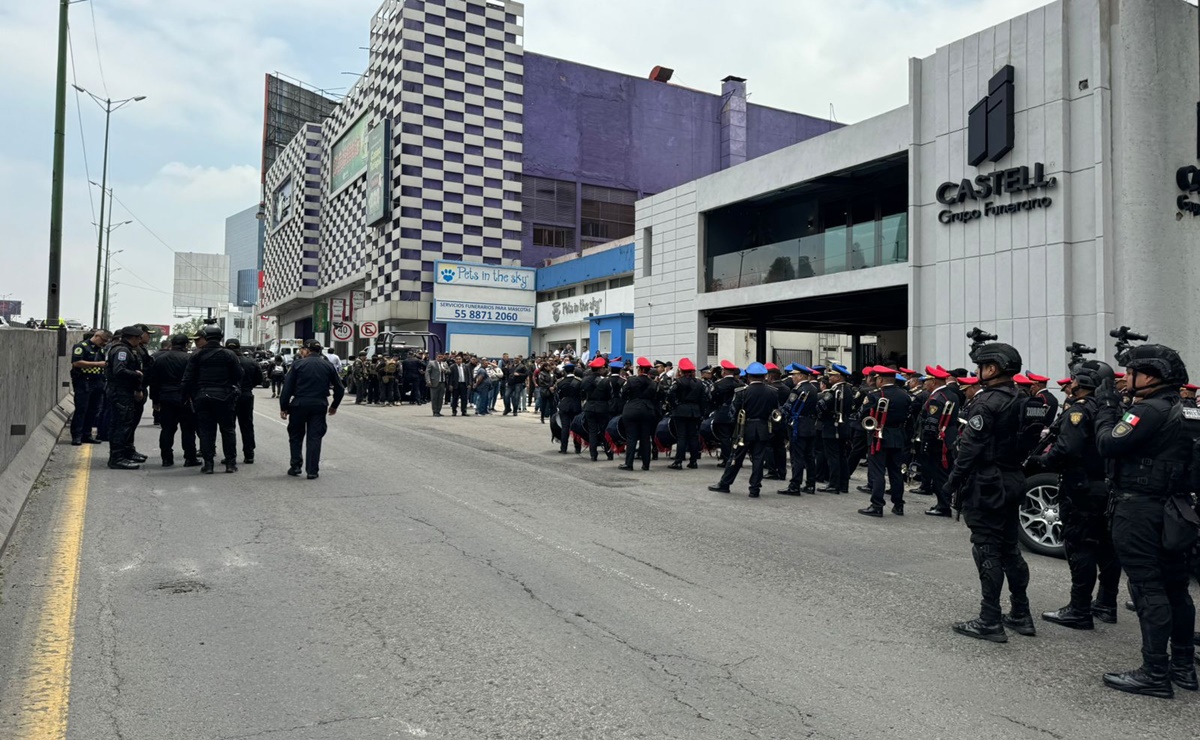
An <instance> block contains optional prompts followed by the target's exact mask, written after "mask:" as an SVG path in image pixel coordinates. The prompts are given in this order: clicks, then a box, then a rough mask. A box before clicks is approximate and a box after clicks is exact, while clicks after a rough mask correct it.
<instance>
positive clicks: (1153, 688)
mask: <svg viewBox="0 0 1200 740" xmlns="http://www.w3.org/2000/svg"><path fill="white" fill-rule="evenodd" d="M1104 685H1105V686H1107V687H1109V688H1110V689H1116V690H1117V691H1124V692H1126V693H1128V694H1142V695H1143V696H1156V697H1158V698H1159V699H1174V698H1175V689H1174V688H1172V687H1171V673H1170V668H1169V661H1168V659H1167V656H1166V655H1147V654H1145V653H1143V654H1142V667H1141V668H1135V669H1133V670H1132V671H1125V672H1124V673H1105V674H1104Z"/></svg>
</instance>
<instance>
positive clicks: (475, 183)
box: [265, 0, 524, 304]
mask: <svg viewBox="0 0 1200 740" xmlns="http://www.w3.org/2000/svg"><path fill="white" fill-rule="evenodd" d="M523 12H524V10H523V6H522V5H521V4H520V3H516V2H508V1H505V0H425V1H424V2H420V1H417V0H388V2H385V3H384V4H383V5H382V6H381V7H380V9H379V11H378V12H377V13H376V14H375V17H374V18H373V20H372V25H371V58H370V65H369V67H368V69H367V72H366V73H365V74H364V75H363V77H362V78H360V79H359V81H358V82H357V83H356V84H355V85H354V87H353V88H352V89H351V90H350V92H349V93H348V94H347V95H346V97H345V99H344V100H343V101H342V103H341V105H339V106H338V108H337V110H335V111H334V113H333V114H332V115H331V116H330V117H329V119H327V120H326V121H325V123H324V126H323V131H324V134H325V136H324V145H323V151H322V153H321V155H322V161H323V162H324V163H325V164H324V167H323V169H324V172H323V175H322V187H323V191H322V192H323V193H324V200H323V202H322V203H321V208H320V211H321V214H320V234H321V240H320V260H319V264H320V271H319V282H318V284H317V285H316V287H317V288H318V289H319V290H320V289H325V288H331V287H334V286H341V285H344V284H347V283H348V282H350V281H353V280H354V279H355V278H360V277H364V276H365V278H366V290H367V301H368V303H378V302H387V301H432V298H433V266H434V262H435V261H436V260H438V259H452V260H459V259H462V260H467V261H473V262H483V263H487V264H496V265H499V264H505V263H509V262H512V263H515V262H517V261H518V260H519V259H520V256H521V228H522V226H521V158H522V132H523V121H522V115H523V104H522V98H523V92H524V78H523V72H524V62H523V59H524V55H523V47H522V41H523V40H522V35H521V34H522V31H523V28H522V24H523ZM364 112H365V113H367V115H369V116H370V120H371V121H379V120H382V119H390V120H391V122H392V142H391V148H392V151H391V155H392V156H391V167H392V172H391V176H392V210H391V218H390V219H389V220H387V221H384V222H382V223H381V224H379V225H378V226H375V227H368V226H367V225H366V224H365V202H366V198H365V179H364V178H362V177H360V178H358V179H357V180H356V181H354V182H353V183H352V184H350V185H349V186H347V187H346V188H345V189H343V190H342V191H340V192H338V193H337V194H335V195H332V196H330V195H329V193H330V167H329V162H330V161H331V160H330V151H331V148H332V146H333V144H334V143H336V142H337V141H338V140H339V139H340V138H341V137H342V135H343V134H345V133H346V131H347V130H348V129H349V128H350V127H351V126H352V125H353V124H354V123H355V122H356V121H357V120H358V119H359V117H360V116H361V115H363V113H364ZM294 144H295V142H293V145H294ZM291 151H292V147H291V146H289V147H288V150H287V152H285V155H284V156H283V157H281V160H282V162H281V163H280V164H281V165H282V166H283V167H284V168H287V167H288V166H289V162H290V161H291V160H290V159H289V158H288V154H289V153H290V152H291ZM279 166H280V165H276V167H273V168H272V177H269V178H268V180H269V181H271V182H282V176H281V175H280V174H278V173H276V169H277V168H278V167H279ZM267 192H268V198H269V197H270V193H271V192H272V190H270V188H268V191H267ZM293 238H295V234H293V233H292V232H289V231H284V230H281V231H280V232H279V233H278V234H270V235H268V238H267V241H268V250H267V258H266V260H267V265H268V266H267V271H268V273H270V272H271V271H272V270H275V269H278V268H279V267H283V268H284V271H285V274H286V270H287V263H286V262H284V263H278V262H276V261H275V260H276V259H277V258H283V259H289V258H290V257H291V256H292V254H293V253H292V252H291V251H289V250H288V249H286V248H281V247H280V245H277V244H273V242H277V241H279V240H281V239H282V240H291V239H293ZM307 248H308V247H307V245H305V249H306V250H307ZM305 269H307V268H305ZM305 276H306V277H307V273H306V275H305ZM284 282H285V283H288V282H289V281H284ZM305 287H307V285H305ZM283 297H285V296H283V295H280V293H278V292H277V291H272V292H269V294H268V297H267V300H266V301H265V302H266V303H268V304H270V303H272V302H275V301H277V300H279V299H281V298H283Z"/></svg>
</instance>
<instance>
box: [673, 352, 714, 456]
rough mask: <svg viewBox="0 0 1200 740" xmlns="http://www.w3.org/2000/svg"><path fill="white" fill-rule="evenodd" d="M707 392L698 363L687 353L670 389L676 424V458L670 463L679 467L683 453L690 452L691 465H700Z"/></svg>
mask: <svg viewBox="0 0 1200 740" xmlns="http://www.w3.org/2000/svg"><path fill="white" fill-rule="evenodd" d="M707 397H708V392H707V390H706V389H705V387H704V383H703V382H701V381H699V380H697V379H696V365H695V363H693V362H692V361H691V360H690V359H688V358H687V357H684V358H683V359H681V360H680V361H679V377H677V378H676V379H675V381H674V382H673V383H671V385H670V387H669V388H668V389H667V405H668V406H669V407H670V409H671V422H672V424H673V425H674V426H675V462H673V463H671V464H670V465H668V466H667V467H669V468H671V469H672V470H679V469H681V468H682V467H683V456H684V455H685V454H686V455H687V456H688V464H687V466H688V468H689V469H690V470H695V469H696V468H698V467H700V465H699V460H700V419H702V418H703V417H704V411H705V408H704V406H705V403H706V399H707Z"/></svg>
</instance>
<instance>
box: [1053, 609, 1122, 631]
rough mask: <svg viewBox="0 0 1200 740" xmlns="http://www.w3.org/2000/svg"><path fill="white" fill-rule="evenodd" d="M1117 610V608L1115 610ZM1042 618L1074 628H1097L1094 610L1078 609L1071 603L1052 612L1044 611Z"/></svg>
mask: <svg viewBox="0 0 1200 740" xmlns="http://www.w3.org/2000/svg"><path fill="white" fill-rule="evenodd" d="M1114 611H1115V610H1114ZM1042 619H1044V620H1046V621H1047V622H1053V623H1054V624H1061V625H1062V626H1064V627H1070V628H1071V629H1073V630H1090V629H1095V628H1096V623H1095V622H1093V621H1092V610H1091V609H1088V610H1083V609H1076V608H1075V607H1073V606H1071V605H1069V604H1068V605H1067V606H1064V607H1063V608H1061V609H1058V610H1056V611H1052V612H1042Z"/></svg>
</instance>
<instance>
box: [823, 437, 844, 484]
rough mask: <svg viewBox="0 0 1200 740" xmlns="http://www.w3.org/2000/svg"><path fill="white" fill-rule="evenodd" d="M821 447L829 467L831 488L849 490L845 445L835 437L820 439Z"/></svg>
mask: <svg viewBox="0 0 1200 740" xmlns="http://www.w3.org/2000/svg"><path fill="white" fill-rule="evenodd" d="M821 447H822V448H823V449H824V450H825V462H826V464H827V465H828V466H829V483H828V485H829V486H830V487H831V488H836V489H837V490H839V491H847V490H849V488H850V473H849V471H847V470H846V443H845V441H844V440H841V439H838V438H837V437H822V438H821Z"/></svg>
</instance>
